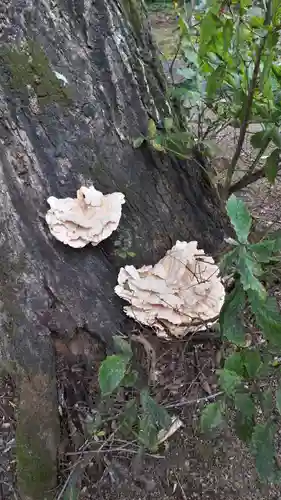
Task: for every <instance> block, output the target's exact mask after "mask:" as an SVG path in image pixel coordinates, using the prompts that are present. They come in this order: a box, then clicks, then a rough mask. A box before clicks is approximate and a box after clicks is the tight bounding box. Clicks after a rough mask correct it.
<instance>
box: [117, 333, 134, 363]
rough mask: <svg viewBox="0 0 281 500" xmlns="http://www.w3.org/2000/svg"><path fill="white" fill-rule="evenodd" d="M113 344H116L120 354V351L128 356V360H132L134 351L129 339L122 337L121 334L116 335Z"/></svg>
mask: <svg viewBox="0 0 281 500" xmlns="http://www.w3.org/2000/svg"><path fill="white" fill-rule="evenodd" d="M113 344H114V347H115V350H116V352H117V353H118V354H119V353H120V354H123V356H124V357H127V359H128V361H130V359H131V358H132V356H133V351H132V348H131V345H130V343H129V342H128V341H127V340H125V339H124V338H123V337H121V336H120V335H114V336H113Z"/></svg>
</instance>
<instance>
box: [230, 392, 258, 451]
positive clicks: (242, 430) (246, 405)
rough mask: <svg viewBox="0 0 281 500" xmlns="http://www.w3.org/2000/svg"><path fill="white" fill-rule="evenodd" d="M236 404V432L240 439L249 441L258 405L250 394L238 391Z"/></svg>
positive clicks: (235, 399)
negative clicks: (256, 405)
mask: <svg viewBox="0 0 281 500" xmlns="http://www.w3.org/2000/svg"><path fill="white" fill-rule="evenodd" d="M234 405H235V408H236V410H237V411H236V415H235V419H234V426H235V430H236V434H237V436H238V437H239V439H241V440H242V441H244V442H246V443H248V442H249V441H250V439H251V437H252V433H253V430H254V426H255V415H256V407H255V404H254V401H253V399H252V397H251V395H250V394H247V393H239V392H237V393H236V394H235V398H234Z"/></svg>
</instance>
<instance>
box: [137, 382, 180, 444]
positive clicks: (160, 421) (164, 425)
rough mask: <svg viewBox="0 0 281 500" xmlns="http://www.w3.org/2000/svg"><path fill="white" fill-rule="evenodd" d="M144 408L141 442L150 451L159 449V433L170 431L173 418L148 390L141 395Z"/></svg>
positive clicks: (140, 433)
mask: <svg viewBox="0 0 281 500" xmlns="http://www.w3.org/2000/svg"><path fill="white" fill-rule="evenodd" d="M140 402H141V407H142V413H141V420H140V428H139V435H138V438H139V441H140V442H141V444H142V445H144V446H145V447H146V448H148V449H150V450H155V449H157V439H158V433H159V431H160V430H161V429H168V428H169V427H170V425H171V423H172V420H171V417H170V415H169V414H168V412H167V411H166V410H165V408H163V407H162V406H159V405H158V404H157V403H156V401H154V399H153V398H152V397H151V396H150V395H149V392H148V390H147V389H143V390H142V391H141V393H140Z"/></svg>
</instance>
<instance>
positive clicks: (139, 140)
mask: <svg viewBox="0 0 281 500" xmlns="http://www.w3.org/2000/svg"><path fill="white" fill-rule="evenodd" d="M144 140H145V139H144V137H136V138H135V139H133V148H134V149H138V148H139V147H140V146H141V145H142V144H143V142H144Z"/></svg>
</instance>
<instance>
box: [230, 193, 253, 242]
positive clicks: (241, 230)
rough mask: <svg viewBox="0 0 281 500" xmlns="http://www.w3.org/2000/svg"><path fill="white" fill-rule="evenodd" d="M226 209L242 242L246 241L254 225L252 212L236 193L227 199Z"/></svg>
mask: <svg viewBox="0 0 281 500" xmlns="http://www.w3.org/2000/svg"><path fill="white" fill-rule="evenodd" d="M226 209H227V213H228V216H229V218H230V221H231V224H232V225H233V227H234V229H235V232H236V235H237V238H238V240H239V241H240V243H246V242H247V239H248V236H249V232H250V229H251V225H252V217H251V214H250V212H249V210H248V208H247V207H246V205H245V203H244V202H243V201H242V200H239V198H236V196H235V195H234V194H232V195H231V196H230V198H228V200H227V204H226Z"/></svg>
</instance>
